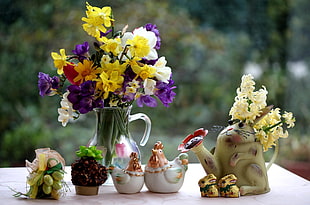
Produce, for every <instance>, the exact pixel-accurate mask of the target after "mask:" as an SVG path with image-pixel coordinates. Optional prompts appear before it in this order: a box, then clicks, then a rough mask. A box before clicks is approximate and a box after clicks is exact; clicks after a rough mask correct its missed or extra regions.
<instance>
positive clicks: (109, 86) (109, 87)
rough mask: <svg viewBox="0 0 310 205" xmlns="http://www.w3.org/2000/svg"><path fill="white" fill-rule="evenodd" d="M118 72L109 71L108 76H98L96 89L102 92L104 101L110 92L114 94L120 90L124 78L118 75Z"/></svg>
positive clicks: (105, 74)
mask: <svg viewBox="0 0 310 205" xmlns="http://www.w3.org/2000/svg"><path fill="white" fill-rule="evenodd" d="M119 74H120V73H119V72H118V71H111V72H110V75H109V74H107V73H106V72H104V71H103V72H102V73H101V74H100V79H99V80H98V82H97V88H98V89H99V90H100V91H101V92H102V95H103V98H104V99H106V98H108V96H109V93H110V92H114V91H116V90H117V89H119V88H122V83H123V82H124V77H123V76H121V75H119Z"/></svg>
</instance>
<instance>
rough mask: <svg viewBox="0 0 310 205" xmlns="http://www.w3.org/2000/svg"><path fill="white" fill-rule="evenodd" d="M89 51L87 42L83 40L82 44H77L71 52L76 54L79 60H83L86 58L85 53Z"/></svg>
mask: <svg viewBox="0 0 310 205" xmlns="http://www.w3.org/2000/svg"><path fill="white" fill-rule="evenodd" d="M88 51H89V45H88V42H87V41H85V42H84V43H82V44H78V45H76V46H75V49H74V50H72V53H74V54H75V55H77V56H78V57H79V60H80V61H83V60H84V59H86V56H85V55H86V53H87V52H88Z"/></svg>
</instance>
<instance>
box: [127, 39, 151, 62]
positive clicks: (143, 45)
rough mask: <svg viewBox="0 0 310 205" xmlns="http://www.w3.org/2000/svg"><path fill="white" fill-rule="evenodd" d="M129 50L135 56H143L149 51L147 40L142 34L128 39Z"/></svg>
mask: <svg viewBox="0 0 310 205" xmlns="http://www.w3.org/2000/svg"><path fill="white" fill-rule="evenodd" d="M127 44H128V45H129V51H130V53H131V55H133V56H135V57H140V58H142V57H144V56H146V55H147V54H148V53H149V52H150V46H149V44H148V40H147V39H146V38H144V37H142V36H135V37H134V38H133V39H128V41H127Z"/></svg>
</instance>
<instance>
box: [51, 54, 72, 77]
mask: <svg viewBox="0 0 310 205" xmlns="http://www.w3.org/2000/svg"><path fill="white" fill-rule="evenodd" d="M51 56H52V58H53V60H54V66H55V67H56V68H57V73H58V74H59V75H61V74H63V67H64V66H65V65H67V63H68V62H67V56H66V51H65V49H60V54H58V53H56V52H52V53H51Z"/></svg>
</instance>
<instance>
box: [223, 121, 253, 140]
mask: <svg viewBox="0 0 310 205" xmlns="http://www.w3.org/2000/svg"><path fill="white" fill-rule="evenodd" d="M229 124H230V125H229V126H227V127H226V128H225V129H224V130H222V131H221V133H220V134H219V136H218V140H223V141H225V142H227V143H247V142H254V141H255V132H254V130H253V128H252V127H250V126H249V125H247V124H245V123H243V122H241V121H237V122H236V121H234V122H230V123H229Z"/></svg>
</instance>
